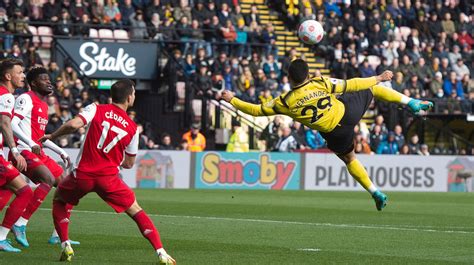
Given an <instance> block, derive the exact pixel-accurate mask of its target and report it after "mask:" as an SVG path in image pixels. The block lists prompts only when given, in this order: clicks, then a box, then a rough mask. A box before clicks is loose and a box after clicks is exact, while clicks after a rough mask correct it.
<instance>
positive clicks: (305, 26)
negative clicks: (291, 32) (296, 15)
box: [298, 20, 324, 45]
mask: <svg viewBox="0 0 474 265" xmlns="http://www.w3.org/2000/svg"><path fill="white" fill-rule="evenodd" d="M298 37H299V38H300V40H301V41H302V42H304V43H306V44H309V45H314V44H316V43H318V42H320V41H321V40H322V39H323V37H324V29H323V25H321V23H319V22H318V21H316V20H306V21H304V22H303V23H301V25H300V27H299V28H298Z"/></svg>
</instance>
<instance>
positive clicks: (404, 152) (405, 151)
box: [400, 144, 410, 155]
mask: <svg viewBox="0 0 474 265" xmlns="http://www.w3.org/2000/svg"><path fill="white" fill-rule="evenodd" d="M409 154H410V147H409V146H408V145H407V144H404V145H402V147H401V148H400V155H409Z"/></svg>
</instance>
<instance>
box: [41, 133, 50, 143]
mask: <svg viewBox="0 0 474 265" xmlns="http://www.w3.org/2000/svg"><path fill="white" fill-rule="evenodd" d="M52 138H53V137H51V134H45V135H43V137H41V138H39V140H38V141H39V142H40V143H44V142H45V141H46V140H51V139H52ZM51 141H52V140H51Z"/></svg>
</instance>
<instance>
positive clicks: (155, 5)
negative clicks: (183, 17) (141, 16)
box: [133, 0, 179, 21]
mask: <svg viewBox="0 0 474 265" xmlns="http://www.w3.org/2000/svg"><path fill="white" fill-rule="evenodd" d="M148 2H149V3H150V4H148V3H146V4H143V6H140V5H136V4H135V1H133V3H134V5H133V6H134V7H135V10H136V11H138V10H146V11H145V12H146V13H145V15H146V18H147V20H150V19H151V17H152V15H153V14H154V13H157V14H159V15H160V17H162V18H164V17H165V6H166V4H164V3H161V2H162V1H160V0H153V1H148ZM177 21H179V18H178V19H177Z"/></svg>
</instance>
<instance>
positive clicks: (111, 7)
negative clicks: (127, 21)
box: [104, 0, 122, 26]
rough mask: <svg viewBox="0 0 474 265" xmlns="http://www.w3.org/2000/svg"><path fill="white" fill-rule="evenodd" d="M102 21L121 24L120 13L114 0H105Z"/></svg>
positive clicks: (115, 24) (114, 24)
mask: <svg viewBox="0 0 474 265" xmlns="http://www.w3.org/2000/svg"><path fill="white" fill-rule="evenodd" d="M104 23H106V24H112V25H113V26H121V25H122V14H121V13H120V9H119V6H118V3H117V2H116V1H115V0H107V4H106V5H105V6H104Z"/></svg>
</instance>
